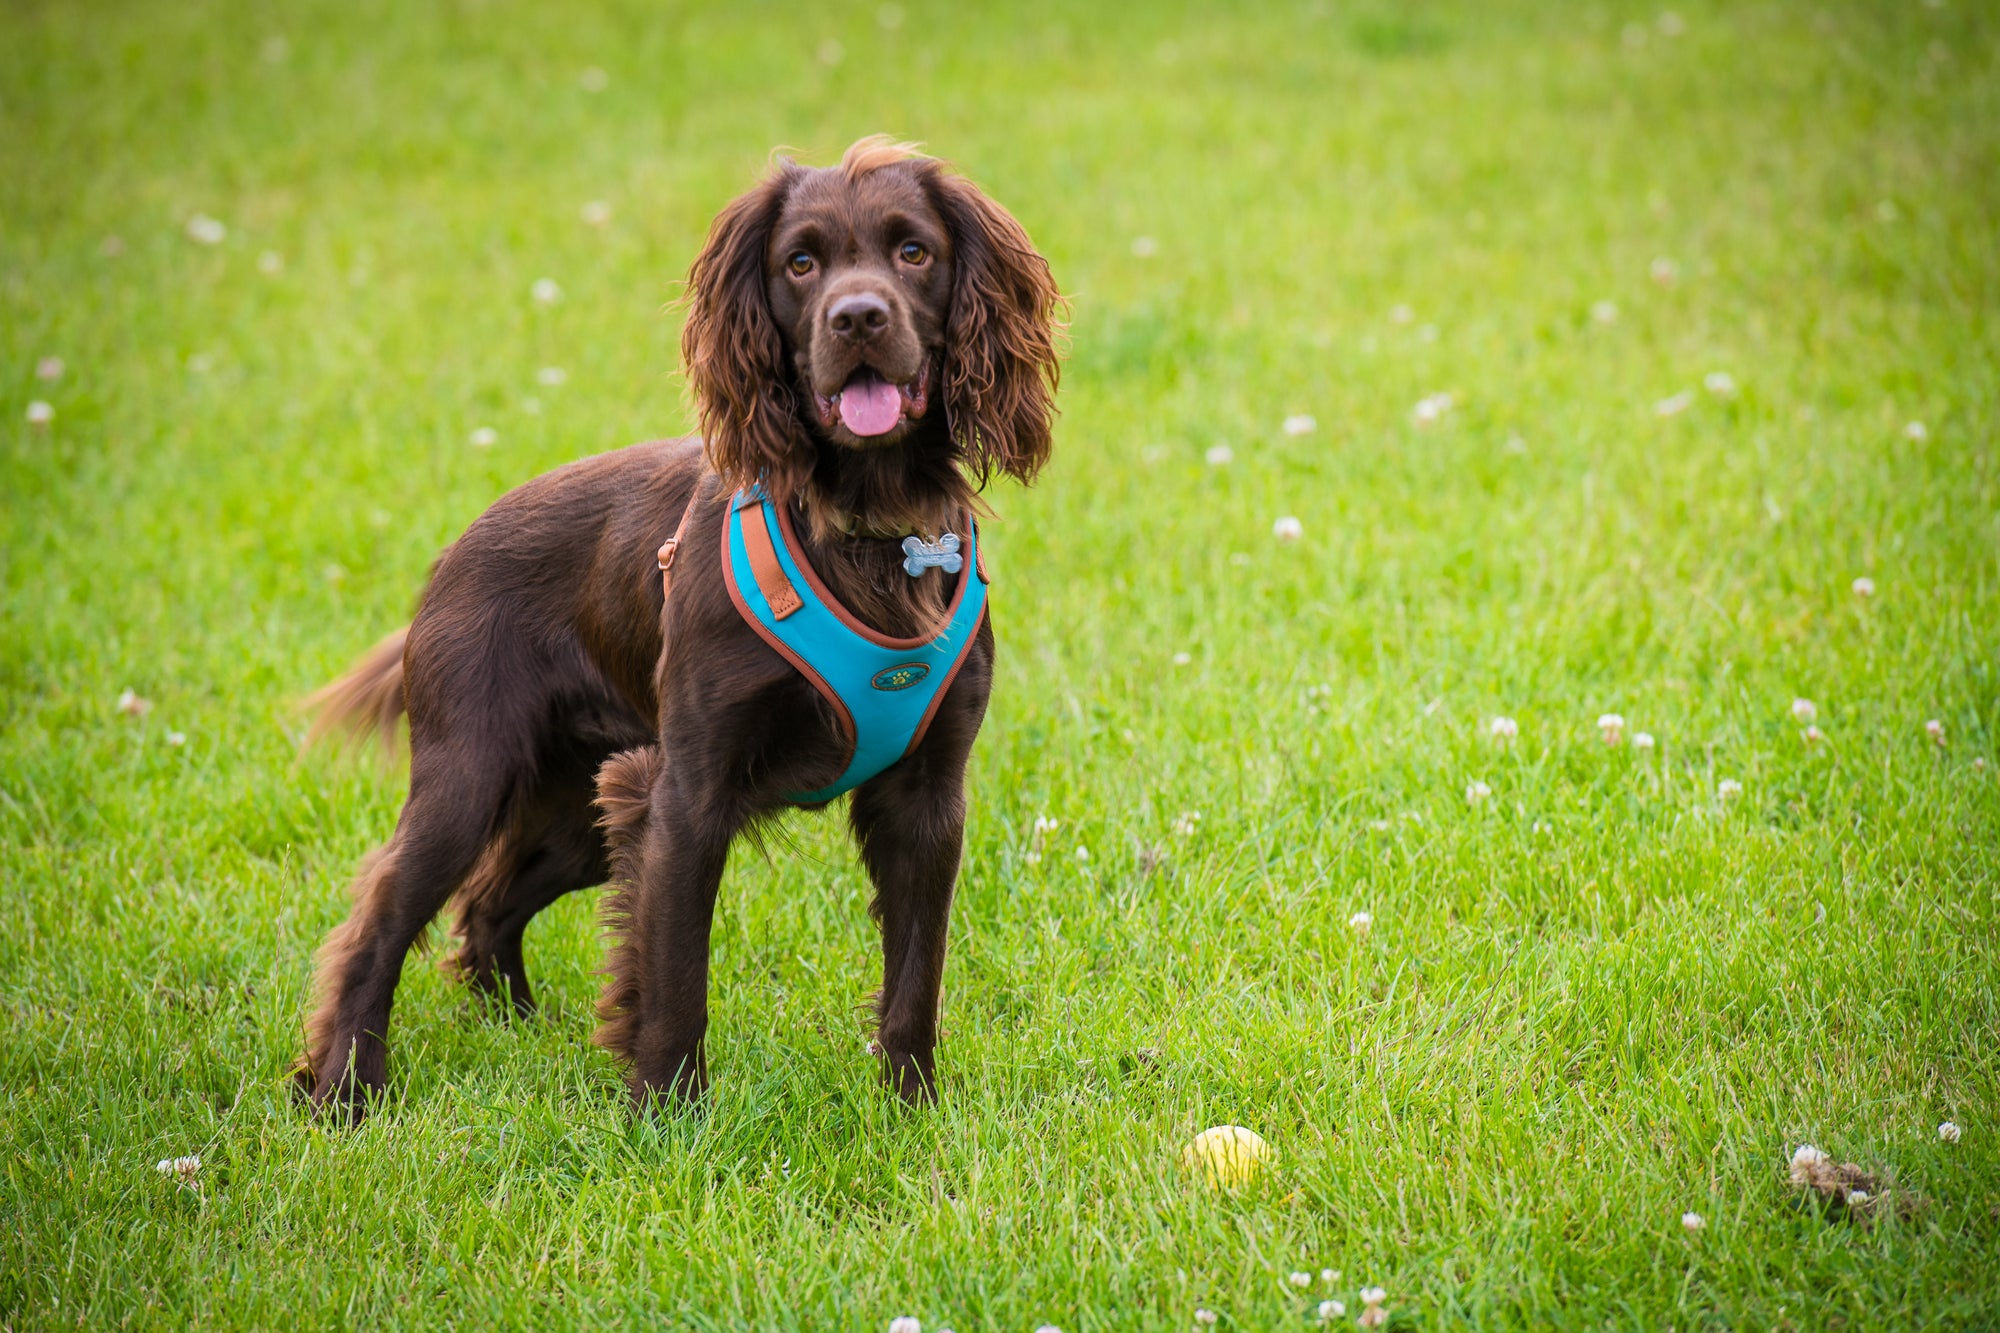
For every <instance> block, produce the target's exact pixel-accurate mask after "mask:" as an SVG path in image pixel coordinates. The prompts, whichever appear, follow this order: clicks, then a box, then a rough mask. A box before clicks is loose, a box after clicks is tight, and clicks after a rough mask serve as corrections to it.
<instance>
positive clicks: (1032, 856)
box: [1025, 852, 1042, 866]
mask: <svg viewBox="0 0 2000 1333" xmlns="http://www.w3.org/2000/svg"><path fill="white" fill-rule="evenodd" d="M1025 859H1026V860H1027V862H1028V864H1029V865H1031V866H1038V865H1040V864H1041V863H1042V854H1041V853H1040V852H1029V853H1028V855H1027V857H1026V858H1025Z"/></svg>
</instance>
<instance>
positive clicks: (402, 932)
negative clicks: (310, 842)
mask: <svg viewBox="0 0 2000 1333" xmlns="http://www.w3.org/2000/svg"><path fill="white" fill-rule="evenodd" d="M513 785H514V779H513V776H512V774H510V773H508V772H507V771H506V770H505V769H504V767H502V766H499V765H495V764H493V763H491V762H490V761H489V760H488V759H487V758H486V757H485V756H481V755H477V754H465V753H459V752H457V751H456V750H455V749H452V748H449V747H443V746H439V747H429V748H418V747H414V746H413V754H412V759H411V770H410V797H409V800H407V801H406V802H404V804H403V813H402V816H401V818H400V819H398V820H397V823H396V833H395V836H394V837H392V838H390V839H389V842H388V844H387V845H386V846H384V847H382V848H381V849H380V850H379V851H378V852H376V853H375V854H374V855H372V856H371V857H370V858H369V859H368V861H367V862H366V863H364V865H363V866H362V869H361V873H360V875H359V876H358V877H357V879H356V881H355V885H354V910H353V911H352V912H351V913H350V914H349V915H348V918H347V920H345V921H343V922H342V923H341V924H340V925H339V926H337V927H335V928H334V931H333V933H332V934H331V935H329V936H328V937H327V941H326V943H325V945H323V946H322V947H321V949H320V951H319V960H318V975H317V983H316V988H317V991H318V995H319V1003H318V1005H317V1007H316V1008H315V1010H314V1012H313V1016H312V1018H311V1019H310V1020H309V1021H308V1023H307V1027H306V1053H305V1057H304V1058H303V1060H301V1061H300V1064H299V1068H298V1071H297V1074H296V1077H297V1080H298V1083H299V1086H300V1088H301V1089H302V1090H304V1091H305V1092H306V1093H307V1094H308V1095H309V1096H310V1098H311V1100H312V1104H313V1106H314V1108H315V1109H316V1110H320V1111H333V1112H336V1113H338V1114H340V1115H342V1116H344V1117H345V1118H346V1119H348V1120H350V1121H356V1120H359V1119H360V1118H361V1117H362V1116H363V1115H364V1114H366V1111H367V1099H368V1097H369V1096H370V1095H371V1094H376V1093H379V1092H381V1091H382V1089H383V1087H384V1086H385V1084H386V1082H387V1077H388V1067H389V1046H388V1041H387V1033H388V1029H389V1009H390V1005H391V1004H392V1003H393V1002H394V1000H395V995H396V983H397V981H398V980H399V979H400V978H401V976H402V969H403V958H404V956H405V955H406V954H407V953H408V952H409V949H410V946H411V945H412V944H414V943H415V942H416V939H417V936H418V935H420V934H422V933H423V930H424V927H425V926H427V925H429V924H430V921H431V918H432V917H433V916H435V915H437V911H438V909H439V908H440V907H442V906H443V905H444V903H445V900H446V899H447V898H449V897H450V896H451V894H452V891H453V890H454V889H456V888H457V887H458V886H459V884H460V883H461V882H462V881H463V880H464V879H465V878H466V876H467V875H468V874H469V873H470V872H471V871H472V868H473V866H474V864H475V863H476V862H477V861H478V860H479V857H480V854H481V853H482V852H483V851H484V849H485V848H486V846H487V844H488V842H489V841H490V840H491V839H492V837H493V836H494V834H495V833H496V832H497V830H498V829H499V827H500V824H501V819H502V815H503V812H504V809H505V806H506V804H507V802H508V798H509V796H510V795H511V792H512V788H513Z"/></svg>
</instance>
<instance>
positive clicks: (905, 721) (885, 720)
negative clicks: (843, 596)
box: [722, 486, 986, 805]
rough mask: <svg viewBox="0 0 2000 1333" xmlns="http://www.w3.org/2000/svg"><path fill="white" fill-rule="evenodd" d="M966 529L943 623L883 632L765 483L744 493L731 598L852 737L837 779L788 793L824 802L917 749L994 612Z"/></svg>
mask: <svg viewBox="0 0 2000 1333" xmlns="http://www.w3.org/2000/svg"><path fill="white" fill-rule="evenodd" d="M963 526H964V531H963V532H962V533H959V534H957V535H958V537H959V539H960V550H961V552H962V556H963V563H962V565H961V566H960V568H959V571H958V587H957V589H956V591H955V592H954V593H953V595H952V599H951V604H950V606H949V607H948V608H947V609H946V611H945V617H944V622H943V626H942V628H940V629H939V630H938V632H937V633H935V634H932V635H928V636H921V635H920V636H918V637H916V638H911V639H899V638H894V637H891V636H889V635H886V634H878V633H876V632H875V631H874V630H872V629H870V628H868V627H867V626H866V625H864V624H862V623H861V622H860V621H859V620H857V619H855V618H854V616H853V615H852V614H851V613H850V612H849V611H848V610H847V608H845V607H843V606H842V605H841V604H840V603H839V602H838V601H837V600H836V599H835V598H834V596H833V594H832V593H831V592H829V591H828V590H827V587H826V585H825V584H823V583H821V582H820V579H819V576H818V575H817V574H816V573H814V572H813V568H812V566H811V565H810V564H809V563H807V561H806V558H805V553H804V552H803V551H802V550H801V549H800V548H799V545H798V539H797V535H796V534H795V533H794V532H793V531H792V521H791V515H790V513H788V512H787V511H786V510H785V509H781V508H779V507H778V506H777V505H775V504H773V503H772V502H771V498H770V496H768V495H767V494H765V492H764V490H763V488H762V487H758V486H753V487H750V488H749V489H747V490H741V491H738V492H737V493H736V497H735V499H734V500H733V501H732V502H731V503H730V506H729V517H728V519H727V520H726V521H725V522H724V523H723V525H722V569H723V576H724V582H725V583H726V584H727V585H728V588H729V598H730V600H731V601H732V602H734V603H735V604H736V609H737V611H738V612H739V613H740V614H741V615H742V616H743V619H744V620H745V621H746V622H747V623H748V624H749V626H750V628H751V629H753V630H755V631H756V632H757V634H758V635H759V637H761V638H762V639H763V640H764V641H765V642H766V643H768V644H770V645H771V647H772V648H773V649H775V650H776V651H777V652H778V654H779V656H781V657H783V658H784V659H785V660H786V661H788V662H790V663H791V664H792V665H793V666H794V667H796V668H798V671H799V674H801V675H803V676H804V677H805V678H806V679H807V680H808V681H809V682H811V684H812V686H813V688H814V689H816V690H818V691H819V692H820V694H821V695H822V696H823V697H824V698H825V699H826V701H827V702H828V703H830V704H832V705H833V710H834V714H835V716H836V717H838V718H839V720H840V726H841V729H842V731H843V732H844V733H845V734H846V736H847V738H848V740H849V741H850V742H851V744H852V746H853V749H852V751H851V752H850V755H849V758H848V763H847V767H846V768H845V769H844V770H843V771H842V772H841V775H840V776H839V777H838V778H836V779H835V780H834V781H833V783H832V784H831V785H829V786H826V787H822V788H820V789H819V790H818V791H811V792H799V793H794V794H790V795H788V797H787V799H788V800H791V801H794V802H796V803H797V804H799V805H820V804H824V803H825V802H827V801H830V800H832V799H833V798H834V797H836V796H839V795H840V794H841V793H843V792H847V791H851V790H853V789H854V788H855V787H858V786H860V785H861V784H862V783H864V782H866V781H868V780H869V779H870V778H872V777H875V776H876V775H877V774H879V773H881V772H882V771H883V770H884V769H886V768H888V767H889V766H890V765H891V764H894V763H895V762H896V761H897V760H899V759H901V758H902V757H903V756H904V755H906V754H908V753H909V752H910V751H912V750H914V749H916V747H917V744H918V742H920V741H921V740H923V738H924V733H925V731H927V730H928V729H929V728H930V724H931V718H932V717H934V716H935V715H936V713H937V709H938V704H939V703H940V702H942V701H943V699H944V695H945V691H946V690H947V689H949V688H950V686H951V682H952V678H953V677H955V676H956V675H957V674H958V669H959V667H960V666H962V665H964V663H965V658H966V655H967V654H968V653H969V652H971V650H972V644H973V641H974V639H976V638H977V637H978V633H979V624H980V621H981V620H983V619H984V618H985V616H986V570H985V568H984V565H983V562H981V561H980V559H979V527H978V524H977V523H976V522H975V521H974V520H973V517H972V515H971V514H970V513H967V514H966V515H965V516H964V519H963Z"/></svg>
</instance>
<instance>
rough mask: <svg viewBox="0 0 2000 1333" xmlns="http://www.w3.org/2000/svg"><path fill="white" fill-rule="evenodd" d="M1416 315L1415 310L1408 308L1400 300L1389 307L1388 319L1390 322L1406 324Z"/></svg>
mask: <svg viewBox="0 0 2000 1333" xmlns="http://www.w3.org/2000/svg"><path fill="white" fill-rule="evenodd" d="M1416 317H1417V312H1416V311H1414V310H1412V309H1410V308H1409V307H1408V306H1406V305H1403V304H1401V303H1400V302H1399V303H1397V304H1396V305H1392V306H1390V307H1389V320H1390V322H1391V323H1394V324H1408V323H1409V322H1410V321H1411V320H1413V319H1415V318H1416Z"/></svg>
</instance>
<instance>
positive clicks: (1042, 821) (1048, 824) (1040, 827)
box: [1035, 815, 1062, 833]
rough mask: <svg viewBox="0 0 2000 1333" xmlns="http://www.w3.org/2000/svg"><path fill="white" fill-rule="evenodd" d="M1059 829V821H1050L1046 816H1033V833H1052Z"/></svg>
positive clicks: (1060, 825)
mask: <svg viewBox="0 0 2000 1333" xmlns="http://www.w3.org/2000/svg"><path fill="white" fill-rule="evenodd" d="M1061 827H1062V821H1061V820H1059V819H1050V818H1049V817H1048V816H1047V815H1036V816H1035V832H1037V833H1054V832H1055V831H1056V830H1057V829H1059V828H1061Z"/></svg>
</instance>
